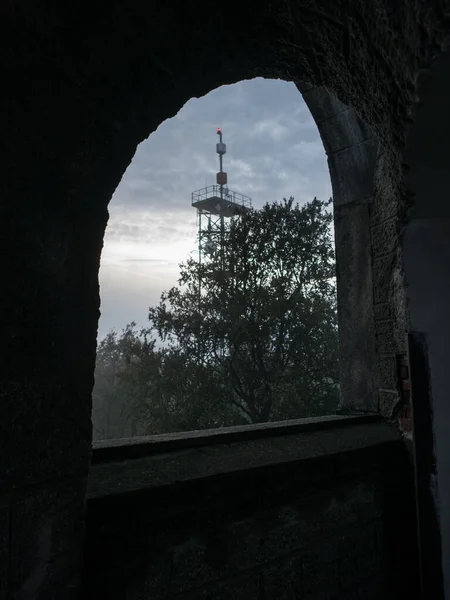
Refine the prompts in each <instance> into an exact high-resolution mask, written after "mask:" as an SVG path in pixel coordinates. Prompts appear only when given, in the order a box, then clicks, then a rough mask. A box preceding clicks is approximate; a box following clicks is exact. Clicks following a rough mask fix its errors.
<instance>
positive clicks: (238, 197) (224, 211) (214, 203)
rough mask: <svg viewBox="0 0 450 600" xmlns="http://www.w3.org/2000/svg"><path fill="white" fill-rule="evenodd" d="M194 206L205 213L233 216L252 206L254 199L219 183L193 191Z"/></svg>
mask: <svg viewBox="0 0 450 600" xmlns="http://www.w3.org/2000/svg"><path fill="white" fill-rule="evenodd" d="M192 206H194V207H195V208H196V209H197V210H201V211H202V212H203V213H209V214H211V215H217V216H223V217H225V218H227V217H233V216H235V215H239V214H242V213H243V212H244V211H245V210H246V209H248V208H251V206H252V199H251V198H250V197H249V196H244V194H239V193H238V192H234V191H232V190H230V189H228V188H225V187H223V186H220V185H218V184H215V185H208V186H207V187H204V188H201V189H200V190H196V191H195V192H192Z"/></svg>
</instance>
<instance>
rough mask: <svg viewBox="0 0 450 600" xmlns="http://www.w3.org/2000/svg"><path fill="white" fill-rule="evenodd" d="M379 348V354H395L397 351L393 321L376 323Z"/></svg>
mask: <svg viewBox="0 0 450 600" xmlns="http://www.w3.org/2000/svg"><path fill="white" fill-rule="evenodd" d="M375 330H376V339H377V350H378V353H379V354H393V353H394V352H395V343H394V326H393V322H392V321H382V322H379V323H376V326H375Z"/></svg>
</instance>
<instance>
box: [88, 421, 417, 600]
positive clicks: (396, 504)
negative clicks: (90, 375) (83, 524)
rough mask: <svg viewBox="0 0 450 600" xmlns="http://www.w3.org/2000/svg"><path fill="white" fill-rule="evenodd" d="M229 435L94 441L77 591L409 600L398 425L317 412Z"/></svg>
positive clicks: (406, 489) (410, 504)
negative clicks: (184, 444) (186, 441)
mask: <svg viewBox="0 0 450 600" xmlns="http://www.w3.org/2000/svg"><path fill="white" fill-rule="evenodd" d="M230 434H231V436H230V438H229V439H230V441H229V443H226V440H225V436H226V433H222V434H216V436H220V437H216V438H215V436H214V434H213V433H212V432H205V433H201V434H199V436H197V438H196V441H195V442H194V443H193V444H192V445H191V447H190V448H185V449H180V448H179V447H177V443H176V436H173V435H172V436H167V439H166V440H165V439H164V436H158V438H159V439H157V440H156V441H153V443H152V441H151V440H149V439H147V440H144V441H143V442H142V443H141V444H137V443H136V441H133V442H132V444H131V445H129V444H123V445H122V446H121V447H120V446H118V445H116V446H115V447H113V448H109V449H108V448H107V447H106V445H105V444H99V446H98V448H97V449H95V450H94V458H93V466H92V470H91V475H90V482H89V493H88V503H87V537H86V552H85V572H84V593H83V598H86V599H90V598H92V599H94V598H95V599H96V600H100V599H102V598H105V599H106V598H116V599H117V600H120V599H121V598H127V599H128V598H133V600H140V599H141V598H142V599H144V598H152V600H159V599H168V598H189V599H198V600H200V599H202V600H206V599H207V598H211V599H212V598H214V599H215V600H225V599H230V600H231V599H236V600H238V599H240V598H245V600H253V599H255V600H256V599H258V600H263V599H264V600H272V599H282V600H284V599H289V598H302V599H306V598H308V599H311V600H312V599H314V600H316V599H319V598H320V599H325V598H329V599H331V598H333V599H334V598H335V599H337V598H348V599H350V598H352V599H353V598H365V599H366V598H367V599H368V598H374V599H375V598H386V599H388V598H396V599H397V598H403V597H408V598H409V599H411V598H415V597H416V596H415V595H414V594H416V593H417V591H418V589H419V585H418V582H417V581H416V574H417V572H418V569H417V556H416V549H417V543H416V539H415V509H414V486H413V480H412V467H411V464H410V462H409V458H408V455H407V452H406V450H405V448H404V445H403V443H402V442H401V440H400V439H399V436H398V434H397V432H396V431H395V428H392V427H390V426H389V425H386V424H385V423H384V422H382V421H381V420H378V419H377V418H376V417H327V418H319V419H309V420H305V421H297V422H293V423H292V425H287V424H285V425H284V426H282V427H274V428H272V429H271V428H269V427H267V426H266V428H265V429H264V435H261V431H260V430H258V428H257V427H254V426H250V427H242V428H233V429H232V430H231V431H230ZM201 438H203V441H204V444H203V445H201V443H200V439H201ZM214 438H215V439H214ZM121 448H122V455H123V460H120V453H121ZM133 456H134V458H133ZM406 574H407V576H406Z"/></svg>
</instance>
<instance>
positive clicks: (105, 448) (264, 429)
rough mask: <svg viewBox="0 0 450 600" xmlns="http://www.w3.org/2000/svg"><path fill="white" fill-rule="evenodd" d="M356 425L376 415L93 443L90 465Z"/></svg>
mask: <svg viewBox="0 0 450 600" xmlns="http://www.w3.org/2000/svg"><path fill="white" fill-rule="evenodd" d="M355 420H357V422H358V424H362V423H373V422H374V421H376V420H377V416H375V415H373V414H372V415H367V414H365V415H357V416H355V415H328V416H326V417H311V418H308V419H295V420H291V421H276V422H269V423H260V424H256V425H240V426H236V427H226V428H221V429H203V430H200V431H187V432H178V433H165V434H161V435H149V436H139V437H132V438H117V439H112V440H102V441H96V442H93V444H92V447H93V455H92V465H97V464H100V463H105V462H116V461H122V460H129V459H133V458H142V457H144V456H149V455H151V454H161V453H165V452H171V451H174V450H185V449H187V448H198V447H199V446H211V445H213V444H221V443H234V442H244V441H248V440H255V439H261V438H269V437H278V436H284V435H293V434H295V433H301V432H305V431H320V430H322V429H330V428H336V427H346V426H347V425H349V424H350V423H353V422H354V421H355Z"/></svg>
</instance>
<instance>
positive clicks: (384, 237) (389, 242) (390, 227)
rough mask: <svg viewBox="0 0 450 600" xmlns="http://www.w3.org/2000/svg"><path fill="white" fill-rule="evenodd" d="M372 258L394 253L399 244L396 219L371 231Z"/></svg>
mask: <svg viewBox="0 0 450 600" xmlns="http://www.w3.org/2000/svg"><path fill="white" fill-rule="evenodd" d="M371 234H372V252H373V256H374V258H377V257H378V256H383V255H385V254H389V253H391V252H394V251H395V250H396V249H397V246H398V244H399V231H398V219H396V218H395V217H394V218H392V219H389V220H388V221H385V222H384V223H383V224H382V225H376V226H375V227H372V229H371Z"/></svg>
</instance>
